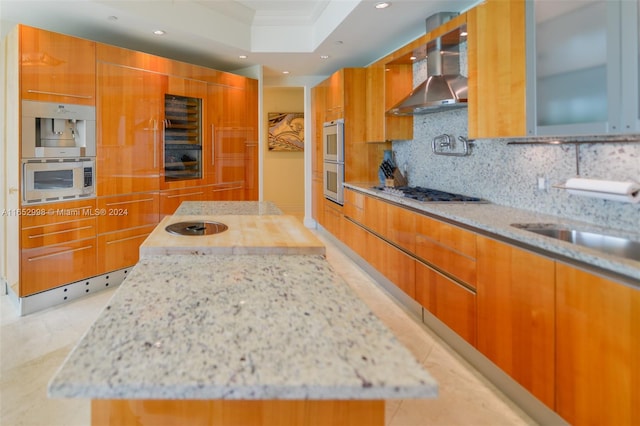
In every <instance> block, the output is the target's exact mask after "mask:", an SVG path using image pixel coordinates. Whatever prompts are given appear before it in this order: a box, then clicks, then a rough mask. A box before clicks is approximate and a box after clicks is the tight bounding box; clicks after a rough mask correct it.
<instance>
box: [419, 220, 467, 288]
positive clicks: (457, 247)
mask: <svg viewBox="0 0 640 426" xmlns="http://www.w3.org/2000/svg"><path fill="white" fill-rule="evenodd" d="M415 252H416V255H417V256H418V257H420V258H421V259H424V260H425V261H426V262H428V263H430V264H432V265H434V266H436V267H438V268H441V269H442V270H443V271H446V272H447V273H449V274H451V275H452V276H454V277H456V278H458V279H460V280H462V281H464V282H465V283H466V284H469V285H470V286H471V287H474V286H475V285H476V234H474V233H473V232H470V231H466V230H464V229H461V228H458V227H456V226H453V225H449V224H448V223H444V222H440V221H437V220H434V219H431V218H428V217H425V216H421V215H419V216H418V217H417V219H416V235H415Z"/></svg>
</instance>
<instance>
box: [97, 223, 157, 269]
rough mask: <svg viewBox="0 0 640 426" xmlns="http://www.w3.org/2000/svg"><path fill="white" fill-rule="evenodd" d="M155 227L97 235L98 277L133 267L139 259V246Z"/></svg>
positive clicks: (149, 226)
mask: <svg viewBox="0 0 640 426" xmlns="http://www.w3.org/2000/svg"><path fill="white" fill-rule="evenodd" d="M155 227H156V225H148V226H142V227H138V228H131V229H125V230H122V231H116V232H110V233H107V234H100V235H98V238H97V242H98V256H97V265H96V267H97V273H98V275H99V274H104V273H107V272H111V271H116V270H118V269H122V268H127V267H130V266H133V265H135V264H136V263H137V262H138V259H139V252H140V244H142V243H143V242H144V240H145V239H146V238H147V237H148V236H149V234H150V233H151V232H152V231H153V230H154V229H155Z"/></svg>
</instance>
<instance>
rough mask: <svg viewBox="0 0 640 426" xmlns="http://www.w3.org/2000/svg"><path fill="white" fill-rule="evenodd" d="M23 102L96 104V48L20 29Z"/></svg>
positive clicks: (44, 33) (41, 32)
mask: <svg viewBox="0 0 640 426" xmlns="http://www.w3.org/2000/svg"><path fill="white" fill-rule="evenodd" d="M20 65H21V66H20V79H21V81H20V87H21V95H22V99H30V100H34V101H46V102H61V103H72V104H82V105H95V104H96V44H95V42H92V41H89V40H83V39H80V38H76V37H70V36H67V35H63V34H57V33H53V32H50V31H45V30H40V29H37V28H32V27H27V26H25V25H21V26H20Z"/></svg>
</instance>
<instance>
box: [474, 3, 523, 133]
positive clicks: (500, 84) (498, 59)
mask: <svg viewBox="0 0 640 426" xmlns="http://www.w3.org/2000/svg"><path fill="white" fill-rule="evenodd" d="M524 28H525V2H524V0H517V1H502V0H487V1H485V2H484V3H482V4H480V5H478V6H477V7H474V8H473V9H471V10H469V12H467V30H468V36H467V52H468V53H467V55H468V59H467V60H468V69H469V71H468V72H469V78H468V82H469V103H468V110H469V128H468V130H469V138H472V139H475V138H497V137H509V136H525V135H526V133H527V129H526V98H527V97H526V48H525V45H526V43H525V30H524Z"/></svg>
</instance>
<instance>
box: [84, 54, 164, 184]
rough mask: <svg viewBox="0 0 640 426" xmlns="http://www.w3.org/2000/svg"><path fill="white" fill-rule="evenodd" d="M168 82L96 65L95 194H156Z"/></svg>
mask: <svg viewBox="0 0 640 426" xmlns="http://www.w3.org/2000/svg"><path fill="white" fill-rule="evenodd" d="M165 86H166V78H165V77H164V76H162V75H159V74H156V73H152V72H146V71H141V70H137V69H131V68H127V67H122V66H118V65H112V64H106V63H99V64H98V106H97V114H98V122H97V132H98V135H97V136H98V137H97V159H96V163H97V164H96V176H97V179H96V181H97V194H98V195H99V196H106V195H119V194H130V193H133V192H149V191H157V190H158V189H159V188H160V174H161V173H160V170H161V167H160V166H161V164H162V158H163V153H162V134H163V133H162V132H163V125H162V120H163V118H164V112H163V111H164V91H165Z"/></svg>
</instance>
